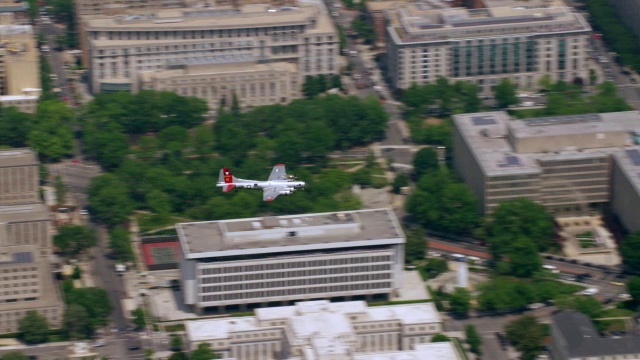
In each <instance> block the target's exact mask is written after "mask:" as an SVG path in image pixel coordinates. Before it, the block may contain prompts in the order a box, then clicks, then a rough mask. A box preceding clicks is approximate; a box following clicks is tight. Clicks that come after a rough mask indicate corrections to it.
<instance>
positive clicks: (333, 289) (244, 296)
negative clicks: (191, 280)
mask: <svg viewBox="0 0 640 360" xmlns="http://www.w3.org/2000/svg"><path fill="white" fill-rule="evenodd" d="M373 289H379V290H380V291H386V290H389V289H391V282H386V281H385V282H379V283H365V284H350V285H333V286H316V287H303V288H287V289H280V290H268V291H250V292H236V293H222V294H221V293H218V294H207V295H199V296H198V299H199V300H200V302H201V303H207V302H216V301H230V300H251V299H255V301H256V302H259V301H261V300H263V299H264V298H276V297H284V296H302V295H307V296H305V297H308V296H309V295H311V296H313V295H318V296H324V295H330V296H340V294H342V293H345V292H350V291H362V290H373Z"/></svg>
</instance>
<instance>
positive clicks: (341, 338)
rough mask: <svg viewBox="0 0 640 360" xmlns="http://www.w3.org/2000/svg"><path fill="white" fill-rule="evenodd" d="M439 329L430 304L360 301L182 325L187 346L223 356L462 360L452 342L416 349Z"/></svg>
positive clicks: (261, 359)
mask: <svg viewBox="0 0 640 360" xmlns="http://www.w3.org/2000/svg"><path fill="white" fill-rule="evenodd" d="M442 329H443V327H442V319H441V318H440V315H439V313H438V311H437V310H436V308H435V306H434V305H433V303H422V304H412V305H393V306H376V307H367V304H366V303H365V302H364V301H347V302H339V303H331V302H329V301H326V300H319V301H307V302H298V303H296V304H295V305H293V306H282V307H275V308H260V309H256V310H255V316H251V317H241V318H238V317H234V318H223V319H208V320H194V321H186V322H185V330H186V334H187V339H188V348H190V349H195V348H197V346H198V344H201V343H208V344H209V345H210V346H211V348H212V349H214V351H216V352H217V353H219V354H221V355H222V356H228V357H232V358H237V359H243V360H254V359H255V360H269V359H274V360H275V359H287V360H315V359H326V360H331V359H339V360H369V359H371V360H374V359H378V358H377V357H374V356H371V355H373V354H377V355H378V356H382V355H387V356H388V357H384V358H385V359H395V358H396V357H395V355H394V354H393V353H396V354H401V355H404V357H400V358H402V359H409V360H413V359H421V360H430V359H433V360H436V359H438V360H458V359H461V358H462V357H461V354H459V353H458V352H457V351H456V349H455V348H454V347H453V346H450V345H451V343H448V345H446V344H443V345H440V346H436V347H432V348H428V347H422V348H420V347H421V346H423V345H422V344H425V343H429V342H430V341H431V338H432V336H433V335H435V334H437V333H439V332H442ZM413 348H415V350H411V349H413ZM390 355H394V357H389V356H390ZM413 355H422V356H421V357H414V356H413ZM369 356H371V357H369Z"/></svg>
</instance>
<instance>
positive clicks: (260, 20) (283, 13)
mask: <svg viewBox="0 0 640 360" xmlns="http://www.w3.org/2000/svg"><path fill="white" fill-rule="evenodd" d="M318 14H319V10H318V9H317V8H316V7H315V6H314V5H311V4H300V6H298V7H291V6H279V7H276V6H270V5H267V4H250V5H245V6H241V7H240V8H239V9H238V10H235V9H233V8H232V7H216V8H209V9H193V8H180V9H165V10H159V11H147V12H145V11H144V10H142V11H140V13H139V14H137V15H119V16H112V17H104V16H95V17H91V16H89V17H86V18H87V19H88V21H87V24H88V29H89V30H90V31H91V30H97V31H99V30H101V29H110V30H116V29H122V30H127V29H132V28H135V29H139V28H148V29H157V30H159V31H165V30H167V29H180V28H183V29H184V28H194V29H196V28H202V29H208V30H209V29H217V28H252V27H260V26H265V25H273V26H282V25H294V24H307V23H310V18H311V17H313V16H316V15H318Z"/></svg>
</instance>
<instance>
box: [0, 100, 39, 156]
mask: <svg viewBox="0 0 640 360" xmlns="http://www.w3.org/2000/svg"><path fill="white" fill-rule="evenodd" d="M34 122H35V117H34V115H33V114H27V113H23V112H20V111H19V110H18V109H17V108H15V107H13V106H11V107H8V108H5V107H2V108H0V144H1V145H8V146H10V147H25V146H27V142H28V136H29V132H31V129H32V128H33V126H34Z"/></svg>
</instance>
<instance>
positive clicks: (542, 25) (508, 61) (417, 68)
mask: <svg viewBox="0 0 640 360" xmlns="http://www.w3.org/2000/svg"><path fill="white" fill-rule="evenodd" d="M590 33H591V27H590V26H589V23H588V22H587V21H586V20H585V19H584V18H583V17H582V15H580V14H578V13H575V12H572V11H571V9H570V8H568V7H560V6H555V7H554V6H551V7H539V6H535V5H532V4H531V3H530V2H522V1H520V2H518V3H517V5H510V6H504V3H501V2H493V3H491V4H489V5H488V7H486V8H481V9H464V8H454V9H433V8H430V7H427V6H425V5H424V4H422V3H411V4H403V5H400V7H399V8H398V9H397V10H393V11H390V12H389V26H388V27H387V56H388V63H389V78H390V80H391V85H392V86H393V87H394V88H397V89H406V88H408V87H409V86H411V84H413V83H416V84H424V83H432V82H435V81H436V80H437V79H438V78H439V77H446V78H450V79H453V80H466V81H470V82H474V83H476V84H478V86H479V87H480V90H481V91H483V92H485V93H487V92H490V91H491V90H492V89H493V87H495V85H496V84H498V83H499V82H500V80H501V79H510V80H511V81H512V82H514V83H515V84H517V85H518V86H519V87H522V88H533V87H536V86H537V83H538V81H539V79H540V78H541V77H542V76H544V75H550V76H551V78H552V79H553V80H565V81H569V82H570V81H574V79H577V78H580V79H582V80H583V81H586V80H587V79H588V71H589V70H588V63H587V61H588V57H587V47H588V39H589V35H590Z"/></svg>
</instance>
